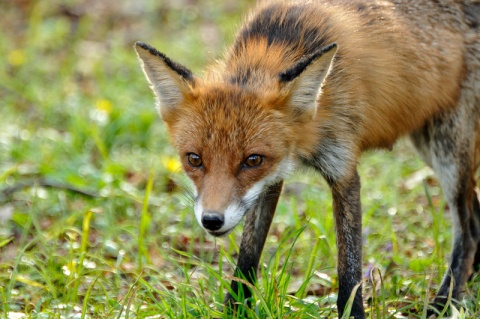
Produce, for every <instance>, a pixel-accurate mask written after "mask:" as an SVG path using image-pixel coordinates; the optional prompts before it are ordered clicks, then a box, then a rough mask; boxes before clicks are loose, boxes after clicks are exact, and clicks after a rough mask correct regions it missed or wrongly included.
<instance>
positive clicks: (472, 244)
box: [411, 104, 480, 315]
mask: <svg viewBox="0 0 480 319" xmlns="http://www.w3.org/2000/svg"><path fill="white" fill-rule="evenodd" d="M465 105H467V104H460V106H459V107H458V108H457V109H455V110H453V111H450V112H445V113H443V114H440V115H438V116H437V117H435V118H433V119H432V120H430V121H429V122H428V123H427V124H426V125H425V126H424V127H423V128H422V129H420V130H418V131H416V132H415V133H413V134H412V135H411V137H412V140H413V142H414V145H415V146H416V148H417V149H418V150H419V152H420V154H421V155H422V156H423V158H424V160H425V161H426V162H427V163H428V164H429V165H430V166H431V167H432V168H433V170H434V171H435V173H436V174H437V176H438V177H439V180H440V185H441V187H442V189H443V192H444V196H445V198H446V200H447V203H448V207H449V209H450V212H451V214H452V223H453V245H452V252H451V257H450V264H449V269H448V270H447V272H446V274H445V275H444V278H443V281H442V284H441V286H440V289H439V290H438V293H437V296H436V297H435V299H434V301H433V306H434V307H435V308H437V309H442V308H443V307H444V305H445V304H446V302H447V300H448V296H449V294H450V293H451V296H452V299H453V300H458V298H459V296H460V293H461V290H462V287H463V286H464V284H465V282H466V281H467V279H468V278H469V276H470V275H471V273H472V266H473V263H474V259H475V255H476V251H477V243H478V240H479V230H480V228H479V203H478V199H477V196H476V194H475V180H474V170H475V164H474V155H475V154H474V153H475V142H476V141H475V138H476V137H475V132H476V131H477V127H476V126H477V124H476V120H475V119H474V117H473V116H472V115H471V114H472V113H471V112H469V111H468V110H467V107H464V106H465ZM452 280H453V283H452ZM450 286H452V287H453V289H451V288H450ZM430 314H433V311H430V313H429V315H430Z"/></svg>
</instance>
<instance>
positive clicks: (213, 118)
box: [135, 0, 480, 318]
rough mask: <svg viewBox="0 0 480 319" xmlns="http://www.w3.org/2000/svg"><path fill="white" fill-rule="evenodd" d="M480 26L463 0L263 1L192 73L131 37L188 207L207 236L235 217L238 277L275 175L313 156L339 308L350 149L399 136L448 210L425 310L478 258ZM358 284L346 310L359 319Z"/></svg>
mask: <svg viewBox="0 0 480 319" xmlns="http://www.w3.org/2000/svg"><path fill="white" fill-rule="evenodd" d="M479 26H480V1H475V0H435V1H434V0H388V1H387V0H317V1H312V0H310V1H309V0H288V1H264V2H261V3H260V4H259V5H258V6H257V8H255V9H254V10H253V11H252V12H251V14H250V15H249V16H248V17H247V18H246V20H245V22H244V23H243V26H242V27H241V28H240V30H239V32H238V34H237V36H236V38H235V41H234V43H233V45H232V46H231V47H230V49H229V50H228V51H227V54H226V57H225V59H224V60H223V61H220V62H217V63H215V64H214V65H212V66H211V67H210V68H209V69H208V71H207V72H206V74H205V75H204V76H203V77H198V76H196V75H194V74H193V73H192V72H191V71H190V70H189V69H188V68H186V67H184V66H182V65H180V64H178V63H176V62H174V61H172V60H171V59H170V58H168V57H167V56H165V55H164V54H163V53H161V52H159V51H157V50H156V49H155V48H153V47H151V46H149V45H147V44H144V43H141V42H137V43H136V46H135V48H136V51H137V53H138V56H139V58H140V60H141V63H142V66H143V70H144V73H145V75H146V77H147V79H148V81H149V82H150V84H151V87H152V89H153V91H154V93H155V95H156V97H157V105H158V110H159V112H160V114H161V117H162V118H163V120H164V121H165V123H166V125H167V127H168V130H169V134H170V137H171V140H172V143H173V144H174V145H175V147H176V149H177V150H178V153H179V155H180V157H181V161H182V165H183V167H184V169H185V172H186V174H187V175H188V176H189V178H190V179H191V180H192V181H193V184H194V186H195V204H194V211H195V216H196V219H197V220H198V222H199V223H200V225H202V226H203V228H204V229H205V230H206V231H207V232H208V233H210V234H212V235H213V236H222V235H225V234H228V233H229V232H230V231H231V230H232V229H233V228H234V227H235V226H236V225H237V224H238V223H239V222H240V221H241V220H242V218H243V217H245V219H246V221H245V227H244V232H243V236H242V242H241V247H240V255H239V259H238V264H237V269H236V272H235V274H236V275H237V276H241V275H243V276H245V277H246V278H247V280H249V281H250V282H254V279H255V273H256V270H257V266H258V263H259V259H260V255H261V252H262V249H263V245H264V243H265V238H266V236H267V233H268V230H269V227H270V223H271V221H272V218H273V215H274V213H275V209H276V204H277V201H278V197H279V196H280V193H281V190H282V184H283V180H284V179H285V178H286V177H287V176H289V175H290V174H291V173H292V172H293V171H294V170H295V168H296V167H298V166H302V165H304V166H309V167H313V168H314V169H316V170H317V171H318V172H319V173H320V174H321V175H322V176H323V177H324V178H325V179H326V180H327V182H328V184H329V185H330V187H331V191H332V195H333V214H334V217H335V230H336V239H337V245H338V280H339V292H338V300H337V305H338V311H339V316H340V317H341V316H342V315H343V312H344V307H345V305H346V304H347V301H348V298H349V297H350V295H351V294H352V293H353V292H354V291H355V288H356V287H357V286H358V285H360V284H361V282H362V262H361V257H362V240H361V236H362V216H361V205H360V179H359V176H358V174H357V164H358V161H359V158H360V155H361V154H362V152H364V151H365V150H369V149H375V148H384V147H386V148H390V147H391V146H392V145H393V144H394V142H395V141H396V140H397V139H398V138H399V137H401V136H404V135H409V136H410V138H411V140H412V141H413V145H414V146H415V147H416V149H417V150H418V153H419V154H420V155H421V156H422V157H423V159H424V160H425V161H426V163H428V164H429V165H430V166H431V167H432V168H433V170H434V171H435V172H436V174H437V175H438V177H439V180H440V184H441V186H442V188H443V191H444V194H445V197H446V200H447V202H448V205H449V208H450V211H451V212H452V216H453V231H454V241H453V248H452V255H451V261H450V265H449V270H448V271H447V272H446V274H445V276H444V279H443V282H442V284H441V286H440V289H439V290H438V293H437V296H436V298H435V299H434V300H433V303H432V306H431V307H430V308H431V309H430V313H431V314H435V312H436V311H438V309H442V308H443V306H444V305H445V304H446V302H447V299H448V296H449V294H450V293H451V296H452V297H453V299H457V298H458V297H459V295H460V293H461V292H462V287H463V286H464V284H465V282H466V281H467V279H468V278H469V276H470V275H471V274H472V271H473V267H474V266H480V249H478V245H479V241H480V203H479V200H478V199H477V196H476V193H475V185H476V182H475V180H474V172H475V170H476V168H477V165H478V160H479V157H478V155H479V154H477V151H478V147H477V146H479V145H480V139H479V138H478V137H479V134H478V133H479V126H478V123H479V117H480V28H479ZM238 285H240V283H238V282H236V281H233V282H232V291H233V292H237V291H238V289H239V287H238ZM451 287H453V288H451ZM244 288H245V289H244V290H245V297H246V298H247V297H249V290H248V288H247V287H246V286H245V287H244ZM361 292H362V289H361V286H360V288H359V289H357V290H356V292H355V296H354V301H353V305H352V309H351V313H350V315H351V316H353V317H354V318H365V312H364V307H363V301H362V293H361ZM232 298H233V297H232V296H231V295H229V294H227V296H226V300H225V302H226V305H231V303H232ZM242 301H243V300H242Z"/></svg>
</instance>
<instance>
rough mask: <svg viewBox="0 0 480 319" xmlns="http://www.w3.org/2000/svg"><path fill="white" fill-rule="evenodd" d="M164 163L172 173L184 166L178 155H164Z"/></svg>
mask: <svg viewBox="0 0 480 319" xmlns="http://www.w3.org/2000/svg"><path fill="white" fill-rule="evenodd" d="M162 164H163V166H164V167H165V168H166V169H167V170H168V171H169V172H172V173H175V172H177V171H178V170H179V169H180V168H181V166H182V165H181V164H180V161H179V160H178V158H177V157H171V156H164V157H163V158H162Z"/></svg>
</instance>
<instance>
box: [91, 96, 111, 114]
mask: <svg viewBox="0 0 480 319" xmlns="http://www.w3.org/2000/svg"><path fill="white" fill-rule="evenodd" d="M95 107H96V108H97V110H99V111H102V112H104V113H107V114H110V113H111V112H112V108H113V107H112V102H110V101H109V100H106V99H99V100H97V102H96V103H95Z"/></svg>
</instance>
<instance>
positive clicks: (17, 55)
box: [8, 50, 25, 66]
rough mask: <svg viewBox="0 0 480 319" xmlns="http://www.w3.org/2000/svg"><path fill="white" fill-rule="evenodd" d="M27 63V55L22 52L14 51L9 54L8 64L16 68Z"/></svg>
mask: <svg viewBox="0 0 480 319" xmlns="http://www.w3.org/2000/svg"><path fill="white" fill-rule="evenodd" d="M24 62H25V53H24V52H23V51H22V50H13V51H10V53H9V54H8V63H10V64H11V65H14V66H18V65H22V64H23V63H24Z"/></svg>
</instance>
